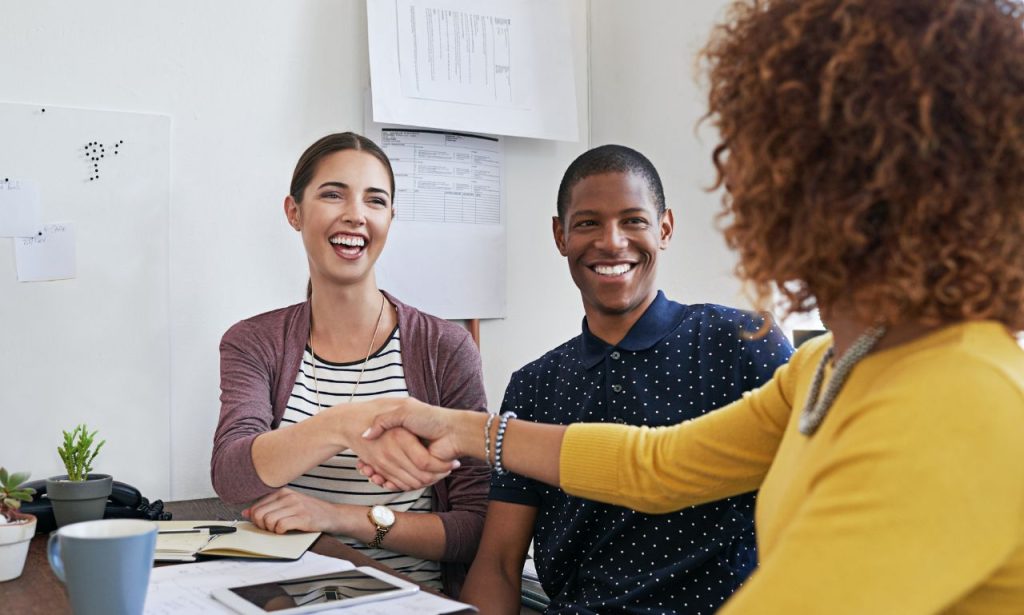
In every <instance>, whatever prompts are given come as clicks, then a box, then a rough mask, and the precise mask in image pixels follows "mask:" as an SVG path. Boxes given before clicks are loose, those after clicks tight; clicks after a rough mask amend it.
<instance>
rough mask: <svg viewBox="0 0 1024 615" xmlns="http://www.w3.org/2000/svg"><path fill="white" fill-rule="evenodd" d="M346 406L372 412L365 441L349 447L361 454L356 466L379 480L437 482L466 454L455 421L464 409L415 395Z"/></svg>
mask: <svg viewBox="0 0 1024 615" xmlns="http://www.w3.org/2000/svg"><path fill="white" fill-rule="evenodd" d="M347 409H348V410H350V411H354V412H358V413H366V414H368V415H373V419H372V422H371V424H370V427H369V428H368V429H366V431H364V432H363V433H362V434H361V438H360V440H361V442H353V443H352V444H350V447H351V449H352V450H353V452H355V453H356V454H357V455H359V461H358V462H357V466H356V467H357V468H358V469H359V471H360V472H361V473H362V474H363V475H364V476H366V477H367V478H368V479H369V480H370V481H371V482H373V483H374V484H376V485H378V486H380V487H383V488H385V489H390V490H395V491H411V490H413V489H419V488H421V487H426V486H427V485H432V484H434V483H436V482H437V481H439V480H441V479H443V478H444V477H446V476H448V474H450V473H451V471H452V470H454V469H456V468H458V467H459V465H460V464H459V461H458V457H460V456H462V453H461V451H460V450H459V448H458V447H457V446H456V442H455V438H454V435H453V434H454V424H453V423H454V420H455V415H456V414H461V411H458V410H447V409H445V408H439V407H437V406H432V405H430V404H427V403H424V402H421V401H419V400H416V399H413V398H411V397H406V398H399V399H377V400H373V401H368V402H361V403H357V404H348V405H347Z"/></svg>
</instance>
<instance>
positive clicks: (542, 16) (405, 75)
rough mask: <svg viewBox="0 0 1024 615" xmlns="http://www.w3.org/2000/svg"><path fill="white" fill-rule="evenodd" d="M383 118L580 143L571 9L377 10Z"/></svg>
mask: <svg viewBox="0 0 1024 615" xmlns="http://www.w3.org/2000/svg"><path fill="white" fill-rule="evenodd" d="M366 13H367V25H368V31H369V45H370V75H371V81H372V83H373V119H374V121H376V122H383V123H391V124H406V125H414V126H424V127H428V128H439V129H445V130H456V131H461V130H465V131H472V132H484V133H491V134H501V135H511V136H520V137H535V138H541V139H557V140H562V141H577V140H578V139H579V130H578V120H577V115H576V85H575V82H574V77H575V73H574V71H573V58H572V29H571V23H570V18H569V9H568V5H567V3H565V2H548V1H546V0H393V1H373V2H367V5H366Z"/></svg>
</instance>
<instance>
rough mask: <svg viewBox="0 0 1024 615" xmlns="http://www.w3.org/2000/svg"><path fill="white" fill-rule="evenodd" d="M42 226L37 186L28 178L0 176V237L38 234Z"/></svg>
mask: <svg viewBox="0 0 1024 615" xmlns="http://www.w3.org/2000/svg"><path fill="white" fill-rule="evenodd" d="M42 226H43V216H42V213H41V210H40V206H39V186H37V185H36V184H35V182H33V181H29V180H24V179H12V178H8V177H0V237H31V236H33V235H36V236H38V235H39V231H40V229H41V228H42Z"/></svg>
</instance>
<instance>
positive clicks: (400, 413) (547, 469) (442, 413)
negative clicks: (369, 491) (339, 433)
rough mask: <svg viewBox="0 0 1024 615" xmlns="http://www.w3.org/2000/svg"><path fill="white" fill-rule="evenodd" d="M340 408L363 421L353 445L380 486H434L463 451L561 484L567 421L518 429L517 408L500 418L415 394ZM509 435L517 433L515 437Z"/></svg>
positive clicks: (405, 488)
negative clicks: (452, 407)
mask: <svg viewBox="0 0 1024 615" xmlns="http://www.w3.org/2000/svg"><path fill="white" fill-rule="evenodd" d="M335 407H336V408H338V409H339V411H340V412H341V413H342V415H343V416H344V417H346V420H351V421H355V422H354V423H353V424H352V426H358V427H359V428H360V429H365V431H362V432H361V434H360V435H358V436H354V437H351V438H349V448H350V449H352V451H353V452H355V453H356V454H357V455H358V456H359V462H358V465H357V467H358V469H359V471H360V472H362V474H363V475H364V476H366V477H367V478H368V479H369V480H370V481H372V482H373V483H375V484H376V485H378V486H380V487H384V488H386V489H391V490H395V491H411V490H413V489H419V488H421V487H425V486H427V485H432V484H434V483H436V482H437V481H439V480H441V479H442V478H444V477H445V476H448V474H450V473H451V471H452V470H454V469H456V468H458V467H459V466H460V465H461V464H460V463H459V458H460V457H473V458H476V459H481V460H484V461H486V462H487V465H488V466H489V467H491V468H492V469H493V470H494V471H496V472H498V473H499V474H500V473H504V472H505V471H506V468H507V469H510V470H512V471H514V472H516V473H518V474H522V475H524V476H529V477H530V478H534V479H537V480H540V481H542V482H545V483H547V484H549V485H555V486H558V484H559V462H560V455H561V449H562V439H563V438H564V436H565V430H566V426H564V425H541V424H538V423H529V422H526V421H515V422H514V427H513V426H512V423H511V422H510V421H509V419H511V418H515V415H514V414H512V413H510V412H509V413H505V414H503V415H501V416H500V417H499V416H498V415H495V414H488V413H486V412H470V411H465V410H449V409H446V408H440V407H438V406H432V405H430V404H427V403H424V402H421V401H419V400H416V399H413V398H411V397H408V398H403V399H376V400H373V401H369V402H362V403H357V404H344V405H341V406H335ZM364 426H365V427H364ZM506 429H507V430H508V432H507V434H506ZM506 435H511V436H512V437H510V438H508V442H506Z"/></svg>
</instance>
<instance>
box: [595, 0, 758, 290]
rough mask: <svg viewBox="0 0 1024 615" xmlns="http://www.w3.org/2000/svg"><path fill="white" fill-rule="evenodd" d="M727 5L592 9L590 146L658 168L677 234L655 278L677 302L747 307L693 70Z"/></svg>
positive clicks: (667, 2) (704, 0) (710, 0)
mask: <svg viewBox="0 0 1024 615" xmlns="http://www.w3.org/2000/svg"><path fill="white" fill-rule="evenodd" d="M725 5H726V2H725V1H724V0H696V1H692V2H673V1H672V0H657V1H656V0H642V1H639V2H619V1H616V0H591V3H590V32H591V34H590V36H591V44H590V66H591V74H590V84H591V96H590V105H591V108H590V120H591V143H592V145H594V146H597V145H602V144H605V143H620V144H623V145H628V146H630V147H633V148H635V149H637V150H639V151H640V152H642V153H643V154H644V155H646V156H647V157H648V158H650V159H651V161H652V162H653V163H654V165H655V166H656V167H657V168H658V172H659V174H660V175H661V179H662V182H663V184H664V186H665V196H666V200H667V204H668V207H670V208H671V209H672V210H673V211H674V215H675V221H676V232H675V236H674V238H673V241H672V245H671V247H670V248H669V249H668V250H667V251H666V252H665V253H664V254H663V256H662V258H661V259H660V261H659V282H660V284H661V287H662V288H663V289H664V290H665V292H666V294H668V295H669V296H670V297H672V298H674V299H676V300H677V301H681V302H683V303H704V302H714V303H724V304H727V305H735V306H738V307H749V301H747V300H746V298H745V297H744V296H743V295H742V293H741V288H740V285H739V283H738V282H737V281H736V278H735V276H734V275H733V273H732V271H733V266H734V265H735V262H736V261H735V258H734V256H733V255H732V254H731V253H730V252H729V251H728V250H727V249H726V247H725V241H724V240H723V239H722V235H721V233H719V232H718V231H717V230H716V227H715V222H714V216H715V214H716V213H717V212H718V210H719V203H720V195H719V193H717V192H716V193H714V194H710V193H708V192H706V190H705V188H706V187H708V186H710V185H711V183H712V182H713V180H714V167H713V165H712V164H711V150H712V148H713V147H714V145H715V140H714V133H713V131H712V130H710V127H708V126H707V125H706V124H705V125H704V127H703V128H702V129H701V130H700V133H699V134H698V133H697V122H698V120H699V119H700V117H701V116H702V115H703V113H705V112H706V110H707V103H706V96H705V93H706V91H705V90H704V89H703V88H702V87H701V86H699V85H698V82H697V75H696V74H695V68H696V57H697V53H698V52H699V51H700V49H701V48H702V47H703V46H704V44H705V42H706V41H707V39H708V36H709V34H710V33H711V28H712V25H713V24H714V23H715V21H716V19H719V18H720V17H721V16H722V10H723V8H724V6H725Z"/></svg>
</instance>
